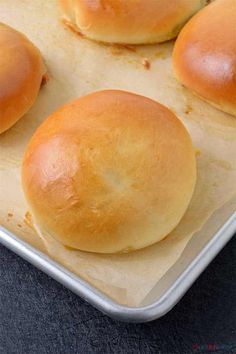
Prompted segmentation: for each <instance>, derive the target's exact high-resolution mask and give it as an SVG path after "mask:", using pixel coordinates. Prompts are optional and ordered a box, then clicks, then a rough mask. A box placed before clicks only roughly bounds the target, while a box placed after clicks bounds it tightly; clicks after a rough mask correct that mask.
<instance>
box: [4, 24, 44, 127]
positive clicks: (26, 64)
mask: <svg viewBox="0 0 236 354" xmlns="http://www.w3.org/2000/svg"><path fill="white" fill-rule="evenodd" d="M44 73H45V67H44V64H43V60H42V57H41V55H40V52H39V51H38V49H37V48H36V47H35V46H34V45H33V44H32V43H31V42H30V41H29V40H28V39H27V38H26V37H25V36H24V35H23V34H21V33H20V32H17V31H15V30H14V29H12V28H11V27H9V26H7V25H5V24H3V23H0V133H2V132H4V131H5V130H7V129H9V128H10V127H11V126H12V125H13V124H15V123H16V122H17V121H18V120H19V119H20V118H21V117H22V116H23V115H24V114H25V113H26V112H27V111H28V110H29V109H30V108H31V106H32V105H33V103H34V101H35V99H36V97H37V95H38V91H39V89H40V85H41V82H42V76H43V74H44Z"/></svg>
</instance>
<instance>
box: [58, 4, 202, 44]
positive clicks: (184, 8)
mask: <svg viewBox="0 0 236 354" xmlns="http://www.w3.org/2000/svg"><path fill="white" fill-rule="evenodd" d="M60 3H61V6H62V9H63V11H64V15H65V16H66V18H67V19H69V20H70V21H71V22H72V23H73V24H74V25H75V27H76V28H77V29H78V30H79V31H80V32H81V33H82V34H84V35H85V36H86V37H88V38H91V39H94V40H96V41H101V42H109V43H123V44H145V43H158V42H164V41H167V40H169V39H171V38H174V37H176V35H177V34H178V32H179V30H180V29H181V27H182V26H183V25H184V24H185V22H187V20H188V19H189V18H190V17H191V16H192V15H193V14H194V13H195V12H196V11H198V10H199V9H200V8H201V7H203V6H204V5H205V4H206V0H168V1H167V0H60Z"/></svg>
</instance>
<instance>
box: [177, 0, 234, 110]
mask: <svg viewBox="0 0 236 354" xmlns="http://www.w3.org/2000/svg"><path fill="white" fill-rule="evenodd" d="M173 60H174V70H175V74H176V77H177V79H178V80H179V81H180V82H181V83H182V84H183V85H185V86H186V87H188V88H189V89H190V90H192V91H193V92H194V93H195V94H197V95H198V96H200V97H201V98H203V99H204V100H206V101H208V102H209V103H211V104H212V105H213V106H215V107H217V108H219V109H220V110H222V111H224V112H227V113H230V114H232V115H234V116H236V0H227V1H225V0H216V1H214V2H213V3H212V4H210V5H208V6H207V7H206V8H204V9H203V10H201V11H200V12H199V13H198V14H197V15H196V16H194V17H193V18H192V19H191V20H190V21H189V22H188V23H187V25H186V26H185V27H184V28H183V30H182V31H181V33H180V35H179V37H178V39H177V41H176V44H175V48H174V54H173Z"/></svg>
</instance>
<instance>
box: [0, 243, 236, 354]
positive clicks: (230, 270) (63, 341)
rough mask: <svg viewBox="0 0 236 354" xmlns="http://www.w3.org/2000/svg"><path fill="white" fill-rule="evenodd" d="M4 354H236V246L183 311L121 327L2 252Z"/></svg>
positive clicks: (0, 341)
mask: <svg viewBox="0 0 236 354" xmlns="http://www.w3.org/2000/svg"><path fill="white" fill-rule="evenodd" d="M0 353H1V354H18V353H19V354H48V353H50V354H54V353H55V354H72V353H73V354H74V353H86V354H87V353H104V354H105V353H145V354H146V353H155V354H158V353H163V354H191V353H217V354H221V353H222V354H223V353H224V354H235V353H236V238H235V237H234V239H232V240H231V241H230V243H229V244H228V245H227V246H226V247H225V248H224V249H223V251H222V252H221V253H220V254H219V255H218V256H217V258H216V259H215V260H214V261H213V262H212V263H211V265H210V266H209V267H208V268H207V270H206V271H205V272H204V273H203V274H202V275H201V277H200V278H199V279H198V280H197V281H196V282H195V284H194V285H193V286H192V288H191V289H190V290H189V291H188V293H187V294H186V295H185V296H184V298H183V299H182V300H181V301H180V302H179V304H178V305H176V307H175V308H174V309H173V310H172V311H171V312H169V313H168V314H167V315H165V316H164V317H162V318H161V319H159V320H156V321H153V322H150V323H146V324H127V323H121V322H117V321H114V320H112V319H110V318H108V317H107V316H105V315H103V314H102V313H100V312H98V311H97V310H95V309H94V308H92V307H91V306H90V305H89V304H87V303H85V302H84V301H82V300H81V299H80V298H79V297H77V296H76V295H74V294H73V293H72V292H70V291H69V290H67V289H65V288H64V287H63V286H61V285H60V284H58V283H57V282H55V281H54V280H52V279H51V278H49V277H48V276H47V275H45V274H43V273H42V272H40V271H39V270H37V269H36V268H34V267H33V266H31V265H30V264H29V263H27V262H25V261H23V260H22V259H21V258H19V257H18V256H16V255H15V254H13V253H12V252H10V251H9V250H7V249H6V248H4V247H2V246H0Z"/></svg>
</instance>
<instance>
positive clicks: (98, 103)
mask: <svg viewBox="0 0 236 354" xmlns="http://www.w3.org/2000/svg"><path fill="white" fill-rule="evenodd" d="M22 181H23V187H24V191H25V195H26V198H27V200H28V202H29V205H30V207H31V210H32V213H33V215H34V217H35V220H36V222H37V223H38V224H39V225H40V227H41V228H42V230H44V231H45V232H48V233H49V234H51V235H52V236H53V237H54V238H56V239H58V240H59V241H60V242H61V243H62V244H64V245H66V246H70V247H73V248H76V249H81V250H85V251H91V252H101V253H115V252H128V251H131V250H135V249H139V248H143V247H146V246H148V245H151V244H153V243H155V242H157V241H160V240H161V239H163V238H164V237H165V236H166V235H167V234H168V233H169V232H170V231H171V230H173V228H174V227H175V226H176V225H177V224H178V223H179V221H180V219H181V218H182V216H183V214H184V213H185V211H186V208H187V207H188V204H189V202H190V199H191V197H192V194H193V190H194V186H195V181H196V162H195V153H194V150H193V147H192V143H191V139H190V137H189V135H188V133H187V131H186V129H185V128H184V126H183V124H182V123H181V122H180V121H179V120H178V119H177V118H176V116H175V115H174V114H173V113H172V112H171V111H169V110H168V109H167V108H166V107H164V106H162V105H160V104H158V103H157V102H154V101H152V100H150V99H148V98H145V97H142V96H138V95H135V94H132V93H128V92H124V91H101V92H97V93H93V94H90V95H88V96H85V97H82V98H80V99H78V100H76V101H74V102H72V103H70V104H67V105H66V106H64V107H63V108H61V109H60V110H59V111H57V112H55V113H53V114H52V115H51V116H50V117H49V118H48V119H47V120H46V121H45V122H44V123H43V124H42V125H41V126H40V127H39V128H38V130H37V131H36V133H35V134H34V136H33V138H32V140H31V142H30V144H29V146H28V148H27V151H26V154H25V158H24V162H23V168H22Z"/></svg>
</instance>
